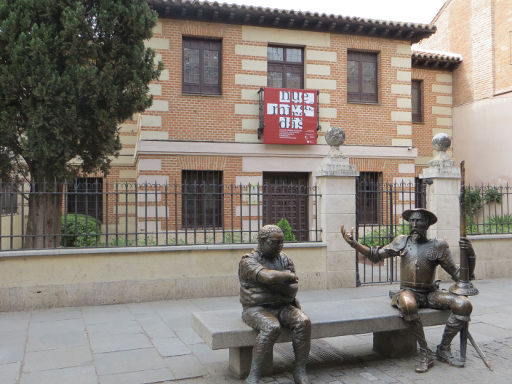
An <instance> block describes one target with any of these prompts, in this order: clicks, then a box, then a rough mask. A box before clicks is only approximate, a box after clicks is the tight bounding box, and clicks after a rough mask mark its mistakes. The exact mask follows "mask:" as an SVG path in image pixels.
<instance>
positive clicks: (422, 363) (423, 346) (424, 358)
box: [407, 317, 434, 373]
mask: <svg viewBox="0 0 512 384" xmlns="http://www.w3.org/2000/svg"><path fill="white" fill-rule="evenodd" d="M407 324H408V325H409V329H410V331H411V332H412V334H413V335H414V336H416V340H418V344H419V346H420V356H419V360H418V363H417V364H416V367H415V368H414V370H415V371H416V372H418V373H425V372H427V371H428V369H429V368H431V367H432V366H433V365H434V357H433V354H432V351H431V350H430V349H429V348H428V344H427V340H426V339H425V332H424V331H423V324H422V323H421V320H420V319H419V318H418V317H416V318H415V319H414V320H412V321H409V322H407Z"/></svg>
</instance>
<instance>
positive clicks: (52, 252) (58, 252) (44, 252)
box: [0, 242, 327, 260]
mask: <svg viewBox="0 0 512 384" xmlns="http://www.w3.org/2000/svg"><path fill="white" fill-rule="evenodd" d="M326 246H327V244H326V243H324V242H307V243H285V244H284V251H285V252H286V249H288V248H321V247H326ZM255 247H256V244H254V243H248V244H203V245H170V246H154V247H115V248H114V247H110V248H79V249H76V248H56V249H34V250H22V251H4V252H0V260H1V259H8V258H13V257H41V256H67V255H77V256H80V255H102V254H127V253H161V252H171V253H172V252H183V251H218V250H231V249H252V248H255Z"/></svg>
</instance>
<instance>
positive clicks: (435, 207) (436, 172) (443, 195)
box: [420, 133, 461, 260]
mask: <svg viewBox="0 0 512 384" xmlns="http://www.w3.org/2000/svg"><path fill="white" fill-rule="evenodd" d="M450 145H451V139H450V137H449V136H448V135H447V134H445V133H439V134H437V135H435V136H434V138H433V139H432V147H433V148H434V158H433V159H432V160H430V162H429V167H428V168H426V169H424V170H423V174H422V175H421V176H420V177H421V178H422V179H427V183H428V184H427V209H428V210H429V211H432V212H434V213H435V214H436V216H437V218H438V220H437V223H436V224H434V225H433V226H431V227H430V228H429V232H428V236H429V238H437V239H444V240H446V241H448V244H449V245H450V250H451V252H452V255H453V256H454V259H455V260H458V256H459V237H460V207H459V195H460V178H461V175H460V168H459V167H457V166H456V164H455V161H454V160H453V158H451V157H450V156H449V155H448V154H447V153H446V151H447V149H448V148H449V147H450Z"/></svg>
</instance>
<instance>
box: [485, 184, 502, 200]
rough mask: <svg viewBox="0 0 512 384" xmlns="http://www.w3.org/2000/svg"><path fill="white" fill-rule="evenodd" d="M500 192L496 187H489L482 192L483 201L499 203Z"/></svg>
mask: <svg viewBox="0 0 512 384" xmlns="http://www.w3.org/2000/svg"><path fill="white" fill-rule="evenodd" d="M501 197H502V196H501V192H500V191H499V189H498V188H496V187H491V188H489V189H487V190H486V191H485V192H484V201H485V202H486V203H487V204H489V203H492V202H495V203H498V204H500V203H501Z"/></svg>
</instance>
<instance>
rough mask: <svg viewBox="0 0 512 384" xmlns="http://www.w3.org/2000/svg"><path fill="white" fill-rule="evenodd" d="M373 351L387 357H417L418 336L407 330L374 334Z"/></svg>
mask: <svg viewBox="0 0 512 384" xmlns="http://www.w3.org/2000/svg"><path fill="white" fill-rule="evenodd" d="M373 350H374V351H375V352H377V353H379V354H381V355H383V356H386V357H400V356H411V355H415V354H416V353H417V351H418V349H417V341H416V336H414V335H413V334H412V333H411V332H410V331H409V330H407V329H403V330H398V331H386V332H374V333H373Z"/></svg>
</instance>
